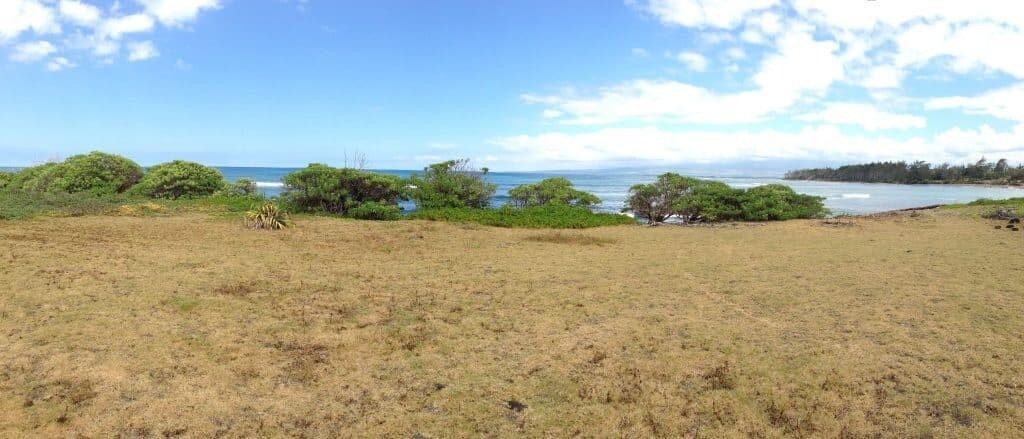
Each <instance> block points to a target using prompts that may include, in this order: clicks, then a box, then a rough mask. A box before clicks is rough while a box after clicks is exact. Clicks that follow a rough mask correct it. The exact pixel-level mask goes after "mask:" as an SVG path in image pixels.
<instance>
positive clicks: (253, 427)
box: [0, 206, 1024, 437]
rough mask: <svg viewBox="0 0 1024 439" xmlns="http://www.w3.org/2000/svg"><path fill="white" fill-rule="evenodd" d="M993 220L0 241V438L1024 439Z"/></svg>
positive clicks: (6, 236)
mask: <svg viewBox="0 0 1024 439" xmlns="http://www.w3.org/2000/svg"><path fill="white" fill-rule="evenodd" d="M983 207H984V206H982V207H977V208H976V209H981V208H983ZM972 212H974V211H972ZM977 213H978V212H974V213H972V214H968V215H964V214H962V212H961V211H960V210H955V209H938V210H933V211H922V212H914V213H913V215H916V216H912V215H911V214H910V213H906V214H901V215H891V216H881V217H875V218H854V219H851V221H853V222H854V223H855V224H856V227H843V228H834V227H826V226H823V225H822V221H821V220H808V221H794V222H785V223H766V224H763V225H758V226H757V227H749V226H747V225H741V226H736V227H700V228H691V227H653V228H652V227H631V226H622V227H610V228H596V229H587V230H585V231H563V232H560V233H548V232H540V231H537V230H530V229H499V228H491V227H485V226H474V227H466V226H464V225H458V224H448V223H443V222H419V221H402V222H398V223H377V222H359V221H346V220H334V219H330V218H314V217H303V218H300V220H299V222H298V224H297V226H296V227H295V228H291V229H287V230H283V231H280V232H275V233H258V232H251V231H248V230H246V229H245V228H244V227H242V226H241V224H240V223H239V221H238V220H237V218H232V219H230V220H222V219H216V218H211V217H210V216H206V215H197V214H186V215H180V214H174V213H173V212H172V213H171V214H168V215H166V216H165V215H157V216H144V217H137V216H124V217H109V216H108V217H75V218H40V219H35V220H19V221H12V222H0V285H2V286H3V288H2V289H0V437H76V436H82V437H111V436H127V437H133V436H134V437H138V436H168V437H174V436H189V437H217V436H227V437H254V436H255V437H266V436H274V437H281V436H287V437H325V436H338V435H341V436H353V437H413V436H415V435H419V437H449V436H483V437H512V436H515V437H570V436H580V437H604V436H615V437H694V436H701V437H785V436H804V437H1018V436H1022V435H1024V426H1022V423H1021V419H1024V391H1022V390H1021V389H1024V381H1022V379H1021V377H1022V376H1024V366H1022V365H1024V336H1022V335H1021V334H1024V295H1022V294H1021V279H1024V265H1022V263H1021V258H1022V257H1024V245H1022V244H1021V241H1020V236H1018V235H1013V236H1010V235H1008V234H1007V233H1006V232H1005V231H1004V230H995V229H993V227H992V223H991V222H990V221H989V220H984V219H981V218H979V217H978V216H977ZM1010 238H1016V239H1010Z"/></svg>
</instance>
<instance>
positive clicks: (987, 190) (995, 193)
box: [219, 167, 1024, 215]
mask: <svg viewBox="0 0 1024 439" xmlns="http://www.w3.org/2000/svg"><path fill="white" fill-rule="evenodd" d="M219 169H220V170H221V172H223V173H224V176H225V178H227V179H228V180H232V181H233V180H237V179H239V178H243V177H245V178H251V179H253V180H255V181H257V185H258V186H259V188H260V190H261V191H262V192H263V193H265V194H266V195H270V196H273V195H277V194H279V193H280V192H281V190H282V189H283V184H282V183H281V177H283V176H285V175H286V174H288V173H289V172H292V171H294V170H295V169H296V168H239V167H221V168H219ZM377 172H382V173H387V174H394V175H398V176H401V177H408V176H409V175H410V174H412V173H413V172H416V171H404V170H379V171H377ZM663 172H666V171H664V170H659V171H622V170H609V171H565V172H491V173H489V174H487V177H486V178H487V180H488V181H490V182H491V183H494V184H496V185H497V186H498V191H497V193H496V194H495V196H494V198H493V199H492V200H491V204H493V205H495V206H500V205H502V204H505V203H506V202H508V191H509V189H511V188H513V187H516V186H518V185H521V184H526V183H534V182H537V181H540V180H542V179H544V178H548V177H557V176H562V177H566V178H568V179H569V180H571V181H572V182H573V184H574V185H575V186H576V188H577V189H580V190H584V191H587V192H591V193H593V194H595V195H597V196H598V197H600V198H601V204H600V205H599V206H597V208H598V209H599V210H602V211H607V212H618V211H619V210H620V209H622V204H623V201H624V200H625V199H626V194H627V192H628V191H629V187H630V186H632V185H634V184H637V183H649V182H651V181H654V179H655V178H657V176H658V175H659V174H661V173H663ZM689 175H691V176H694V177H699V178H706V179H711V180H719V181H722V182H725V183H727V184H729V185H731V186H733V187H737V188H749V187H754V186H758V185H762V184H771V183H780V184H784V185H787V186H790V187H792V188H793V189H794V190H795V191H797V192H799V193H804V194H810V195H817V196H820V197H825V206H826V207H828V208H829V209H831V210H832V212H833V213H835V214H854V215H856V214H868V213H876V212H884V211H888V210H896V209H906V208H910V207H920V206H927V205H931V204H948V203H964V202H969V201H974V200H977V199H979V198H991V199H1004V198H1014V197H1024V188H1014V187H997V186H978V185H930V184H929V185H902V184H881V183H836V182H823V181H787V180H783V179H782V178H781V176H761V177H737V176H717V175H713V174H709V175H699V174H694V173H689ZM403 207H404V208H407V209H411V208H414V206H413V205H412V204H411V203H405V204H404V205H403Z"/></svg>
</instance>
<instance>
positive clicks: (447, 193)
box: [409, 159, 497, 209]
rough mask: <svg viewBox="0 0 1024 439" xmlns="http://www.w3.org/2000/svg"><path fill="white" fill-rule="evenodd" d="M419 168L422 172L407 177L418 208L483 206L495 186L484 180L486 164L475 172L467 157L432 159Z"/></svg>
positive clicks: (487, 204) (488, 203)
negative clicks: (428, 164)
mask: <svg viewBox="0 0 1024 439" xmlns="http://www.w3.org/2000/svg"><path fill="white" fill-rule="evenodd" d="M423 171H424V172H423V175H422V176H420V175H418V174H414V175H413V176H412V177H410V178H409V182H410V183H411V184H412V186H413V190H412V193H411V196H412V199H413V200H414V201H415V202H416V206H417V208H419V209H443V208H459V207H468V208H477V209H480V208H485V207H488V206H490V203H491V196H493V195H494V191H495V190H496V189H497V186H495V185H494V184H491V183H488V182H487V181H486V180H484V176H485V175H487V170H486V168H484V169H483V170H481V171H479V172H478V171H475V170H473V169H471V168H470V166H469V159H462V160H449V161H447V162H441V163H435V164H433V165H430V166H428V167H426V168H424V170H423Z"/></svg>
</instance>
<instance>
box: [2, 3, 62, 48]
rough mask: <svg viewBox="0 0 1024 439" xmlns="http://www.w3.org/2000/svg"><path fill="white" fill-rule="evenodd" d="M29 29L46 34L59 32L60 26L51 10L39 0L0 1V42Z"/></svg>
mask: <svg viewBox="0 0 1024 439" xmlns="http://www.w3.org/2000/svg"><path fill="white" fill-rule="evenodd" d="M29 30H31V31H33V32H35V33H37V34H40V35H46V34H54V33H60V31H61V28H60V24H59V23H58V22H57V18H56V16H55V15H54V13H53V10H52V9H51V8H50V7H49V6H47V5H46V4H45V3H43V2H41V1H39V0H3V1H0V43H3V42H6V41H9V40H12V39H14V38H15V37H17V36H19V35H21V33H22V32H25V31H29Z"/></svg>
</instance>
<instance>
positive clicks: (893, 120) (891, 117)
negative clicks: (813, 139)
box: [797, 102, 928, 131]
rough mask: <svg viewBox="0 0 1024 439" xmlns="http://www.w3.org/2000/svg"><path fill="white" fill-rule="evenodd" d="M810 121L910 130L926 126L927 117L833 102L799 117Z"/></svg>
mask: <svg viewBox="0 0 1024 439" xmlns="http://www.w3.org/2000/svg"><path fill="white" fill-rule="evenodd" d="M797 119H799V120H803V121H808V122H824V123H826V124H831V125H856V126H860V127H862V128H864V129H866V130H868V131H878V130H893V129H895V130H908V129H912V128H924V127H925V126H926V125H927V124H928V122H927V120H926V119H925V118H923V117H920V116H914V115H911V114H896V113H890V112H887V111H883V110H880V109H878V108H876V107H875V106H873V105H869V104H861V103H850V102H833V103H829V104H827V105H826V106H825V108H824V109H823V110H821V111H818V112H815V113H810V114H805V115H802V116H799V117H797Z"/></svg>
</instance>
